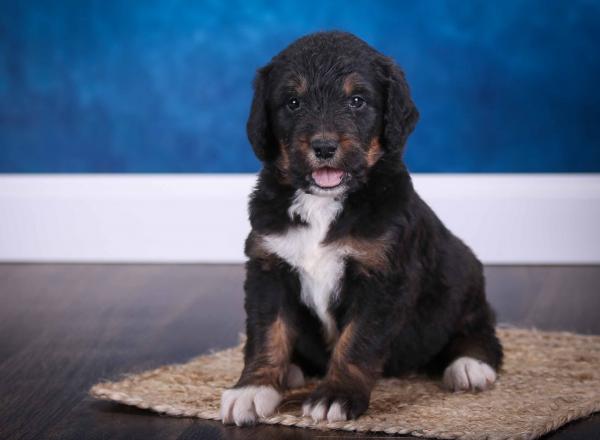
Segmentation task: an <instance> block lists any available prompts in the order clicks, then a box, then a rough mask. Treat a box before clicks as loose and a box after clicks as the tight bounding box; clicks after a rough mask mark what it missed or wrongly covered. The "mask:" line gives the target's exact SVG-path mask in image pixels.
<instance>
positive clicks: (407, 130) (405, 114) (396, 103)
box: [379, 57, 419, 154]
mask: <svg viewBox="0 0 600 440" xmlns="http://www.w3.org/2000/svg"><path fill="white" fill-rule="evenodd" d="M379 62H380V65H381V66H382V67H383V83H384V85H385V92H384V93H385V94H386V96H385V101H384V114H383V145H384V148H385V149H386V150H387V151H390V152H397V153H399V154H402V153H403V151H404V145H405V144H406V140H407V139H408V136H409V135H410V134H411V133H412V131H413V130H414V128H415V125H416V124H417V121H418V120H419V111H418V110H417V107H416V106H415V103H414V102H413V100H412V99H411V97H410V90H409V88H408V84H407V83H406V78H405V77H404V72H402V70H400V68H399V67H398V66H397V65H396V63H394V61H393V60H392V59H391V58H387V57H382V59H381V60H380V61H379Z"/></svg>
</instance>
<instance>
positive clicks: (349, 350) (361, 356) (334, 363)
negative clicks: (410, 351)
mask: <svg viewBox="0 0 600 440" xmlns="http://www.w3.org/2000/svg"><path fill="white" fill-rule="evenodd" d="M355 288H357V287H356V285H355ZM367 293H370V294H371V295H373V292H365V293H363V292H361V293H360V294H359V295H365V294H367ZM377 302H378V301H371V304H370V306H365V305H364V304H357V305H356V307H355V310H356V312H355V313H354V314H353V316H352V317H351V318H350V320H349V321H348V323H347V324H346V325H345V326H344V328H343V329H342V331H341V334H340V337H339V339H338V340H337V342H336V344H335V347H334V349H333V352H332V355H331V359H330V361H329V367H328V371H327V374H326V376H325V378H324V379H323V381H322V382H321V384H320V385H319V386H318V387H317V388H316V389H315V391H313V393H312V394H311V395H310V396H309V398H308V399H307V401H306V402H305V403H304V405H303V413H304V415H305V416H310V417H312V418H313V420H315V421H317V422H318V421H321V420H327V421H330V422H337V421H343V420H348V419H355V418H357V417H359V416H360V415H361V414H363V413H364V412H365V411H366V410H367V408H368V406H369V399H370V397H371V391H372V389H373V387H374V385H375V382H376V381H377V379H378V378H379V377H380V375H381V372H382V370H383V365H384V362H385V360H386V356H387V354H388V353H389V345H390V340H391V334H392V333H391V330H390V327H392V326H391V325H390V322H392V321H391V319H398V317H397V316H395V317H394V316H393V314H394V310H395V307H394V306H393V304H387V302H386V301H385V299H382V300H381V301H379V302H378V303H377Z"/></svg>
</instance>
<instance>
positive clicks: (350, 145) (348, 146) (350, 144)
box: [340, 135, 359, 153]
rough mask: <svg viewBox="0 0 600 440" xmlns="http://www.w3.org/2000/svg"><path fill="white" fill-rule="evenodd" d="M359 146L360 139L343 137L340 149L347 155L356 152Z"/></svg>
mask: <svg viewBox="0 0 600 440" xmlns="http://www.w3.org/2000/svg"><path fill="white" fill-rule="evenodd" d="M358 144H359V141H358V139H356V138H354V137H353V136H348V135H342V136H341V137H340V148H341V149H342V151H343V152H345V153H349V152H351V151H352V150H355V149H356V147H357V145H358Z"/></svg>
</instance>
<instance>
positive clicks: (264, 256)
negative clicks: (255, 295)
mask: <svg viewBox="0 0 600 440" xmlns="http://www.w3.org/2000/svg"><path fill="white" fill-rule="evenodd" d="M245 254H246V255H247V256H248V257H249V258H251V259H254V260H257V261H259V262H260V265H261V269H262V270H271V269H272V268H273V267H274V266H275V265H276V264H277V262H278V257H277V256H276V255H274V254H272V253H271V252H270V251H269V250H268V249H267V248H266V247H265V245H264V243H263V239H262V237H261V236H260V235H258V234H256V233H255V232H250V235H248V238H247V239H246V247H245Z"/></svg>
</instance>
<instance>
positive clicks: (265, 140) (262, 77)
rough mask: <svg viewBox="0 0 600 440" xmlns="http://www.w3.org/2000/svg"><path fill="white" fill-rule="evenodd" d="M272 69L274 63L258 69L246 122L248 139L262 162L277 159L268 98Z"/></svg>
mask: <svg viewBox="0 0 600 440" xmlns="http://www.w3.org/2000/svg"><path fill="white" fill-rule="evenodd" d="M271 70H272V65H271V64H268V65H267V66H265V67H263V68H261V69H259V70H258V72H257V74H256V77H255V78H254V97H253V98H252V106H251V108H250V116H249V117H248V122H247V124H246V132H247V134H248V140H249V141H250V144H252V148H253V149H254V154H256V157H258V158H259V159H260V160H261V161H262V162H266V161H270V160H273V159H275V157H276V156H277V151H278V150H277V145H276V141H275V138H274V136H273V133H272V131H271V126H270V125H271V124H270V121H269V119H270V118H269V109H268V106H267V100H268V90H267V89H268V87H267V85H268V81H269V74H270V72H271Z"/></svg>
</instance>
